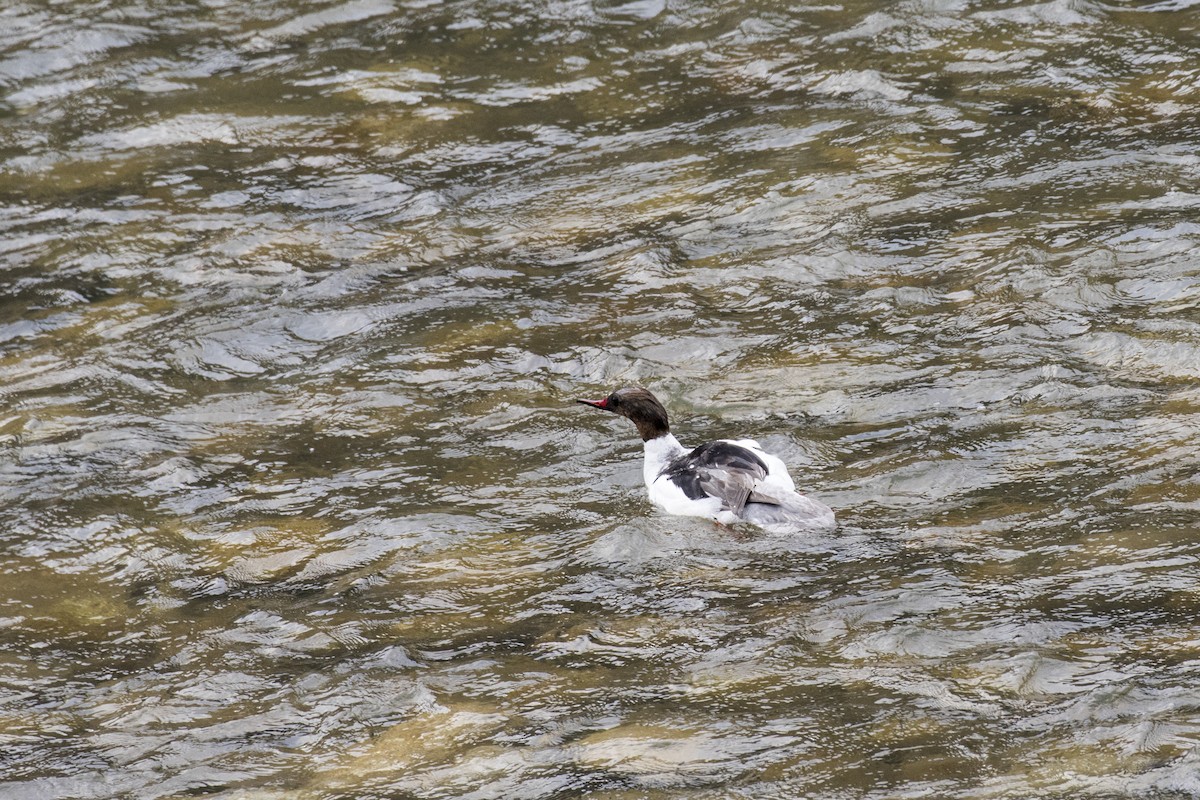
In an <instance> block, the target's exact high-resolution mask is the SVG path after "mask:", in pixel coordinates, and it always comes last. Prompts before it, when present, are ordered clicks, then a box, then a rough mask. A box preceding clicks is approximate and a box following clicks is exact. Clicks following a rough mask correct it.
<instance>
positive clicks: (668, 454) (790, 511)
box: [576, 386, 836, 528]
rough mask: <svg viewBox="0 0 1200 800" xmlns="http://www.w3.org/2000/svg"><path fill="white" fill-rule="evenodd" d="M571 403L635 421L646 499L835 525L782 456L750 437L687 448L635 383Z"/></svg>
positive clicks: (719, 517)
mask: <svg viewBox="0 0 1200 800" xmlns="http://www.w3.org/2000/svg"><path fill="white" fill-rule="evenodd" d="M576 402H577V403H583V404H584V405H587V406H591V407H592V408H598V409H600V410H601V411H608V412H610V413H613V414H617V415H618V416H622V417H625V418H627V419H628V420H629V421H630V422H632V423H633V424H634V426H635V427H636V428H637V431H638V433H639V434H640V435H641V437H642V442H643V446H644V450H645V463H644V466H643V476H644V477H645V479H646V490H647V492H648V493H649V496H650V502H651V503H653V504H654V505H656V506H658V507H659V508H661V509H662V510H663V511H665V512H667V513H668V514H677V515H681V516H691V517H706V518H708V519H711V520H713V521H714V522H716V523H718V524H719V525H734V524H737V523H741V522H748V523H752V524H754V525H757V526H759V527H763V528H773V527H778V526H786V527H803V528H832V527H835V526H836V520H835V518H834V514H833V510H832V509H831V508H829V506H827V505H825V504H824V503H821V502H820V501H817V500H813V499H812V498H810V497H806V496H805V495H803V494H800V493H799V492H797V491H796V483H795V481H793V480H792V476H791V475H790V474H789V473H788V469H787V466H786V465H785V464H784V463H783V461H782V460H781V459H780V458H779V457H778V456H775V455H772V454H771V453H768V452H766V451H765V450H763V449H762V447H761V446H760V445H759V443H758V442H756V441H754V440H753V439H718V440H716V441H711V442H706V443H704V444H702V445H700V446H699V447H696V448H694V449H691V450H689V449H688V448H686V447H684V446H683V445H682V444H680V443H679V440H678V439H676V438H675V436H674V435H673V434H672V433H671V423H670V420H669V418H668V417H667V410H666V408H665V407H664V406H663V404H662V403H661V402H659V400H658V398H657V397H655V396H654V395H653V394H652V393H651V392H650V391H649V390H648V389H645V388H643V387H641V386H632V387H627V388H623V389H617V390H616V391H614V392H612V393H611V394H609V395H608V396H607V397H605V398H603V399H601V400H586V399H583V398H577V399H576Z"/></svg>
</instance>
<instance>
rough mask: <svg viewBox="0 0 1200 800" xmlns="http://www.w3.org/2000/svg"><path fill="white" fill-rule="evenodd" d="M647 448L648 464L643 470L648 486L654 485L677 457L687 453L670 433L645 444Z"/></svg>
mask: <svg viewBox="0 0 1200 800" xmlns="http://www.w3.org/2000/svg"><path fill="white" fill-rule="evenodd" d="M645 448H646V463H645V466H644V467H643V469H642V472H643V475H644V477H645V478H646V485H647V486H649V485H650V484H652V483H654V479H655V478H657V477H658V475H659V473H660V472H662V470H663V467H665V466H666V465H667V463H668V462H670V460H671V459H673V458H675V457H676V456H681V455H683V454H684V453H685V452H686V451H685V450H684V449H683V445H681V444H680V443H679V440H678V439H676V438H675V437H674V436H672V435H671V434H669V433H664V434H663V435H662V436H659V437H658V438H657V439H651V440H649V441H648V442H646V443H645Z"/></svg>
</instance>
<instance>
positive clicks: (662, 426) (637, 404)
mask: <svg viewBox="0 0 1200 800" xmlns="http://www.w3.org/2000/svg"><path fill="white" fill-rule="evenodd" d="M575 402H576V403H583V404H584V405H587V406H591V407H592V408H599V409H603V410H604V411H611V412H613V413H614V414H620V415H621V416H623V417H629V419H630V420H632V421H633V424H634V425H637V429H638V433H640V434H641V435H642V441H644V442H648V441H650V440H651V439H657V438H658V437H660V436H663V435H665V434H667V433H670V432H671V425H670V423H668V422H667V410H666V409H665V408H663V405H662V403H660V402H658V398H657V397H655V396H654V395H652V394H650V392H648V391H646V390H645V389H643V388H641V387H640V386H637V387H631V388H628V389H617V390H616V391H615V392H613V393H612V394H610V395H609V396H608V397H606V398H604V399H603V400H576V401H575Z"/></svg>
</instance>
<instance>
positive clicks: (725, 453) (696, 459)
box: [660, 442, 778, 513]
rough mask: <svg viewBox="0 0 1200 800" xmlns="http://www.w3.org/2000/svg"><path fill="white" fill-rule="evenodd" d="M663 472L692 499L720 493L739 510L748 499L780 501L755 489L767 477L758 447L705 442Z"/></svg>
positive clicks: (721, 496)
mask: <svg viewBox="0 0 1200 800" xmlns="http://www.w3.org/2000/svg"><path fill="white" fill-rule="evenodd" d="M660 474H662V475H666V476H667V477H668V478H670V480H671V482H672V483H674V484H675V485H676V486H678V487H679V488H680V489H682V490H683V493H684V494H685V495H687V496H688V497H689V498H691V499H692V500H701V499H703V498H705V497H716V498H718V499H719V500H720V501H721V502H722V503H723V504H724V505H725V507H726V508H728V509H730V510H731V511H733V512H735V513H736V512H739V511H741V510H742V509H743V508H744V507H745V505H746V503H748V502H756V503H772V504H775V505H778V503H777V501H775V500H773V499H771V498H769V497H766V496H765V495H760V494H757V493H756V492H755V491H754V488H755V486H756V485H757V484H758V482H759V481H761V480H762V479H763V478H765V477H767V465H766V462H764V461H763V460H762V459H761V458H759V457H758V456H757V455H755V454H754V451H752V450H749V449H747V448H745V447H742V446H741V445H737V444H733V443H732V442H708V443H707V444H702V445H700V446H699V447H697V448H696V449H695V450H693V451H692V452H690V453H688V454H687V455H682V456H680V457H679V458H676V459H674V460H673V461H671V462H670V463H669V464H667V466H666V467H665V468H664V469H663V471H662V473H660Z"/></svg>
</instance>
